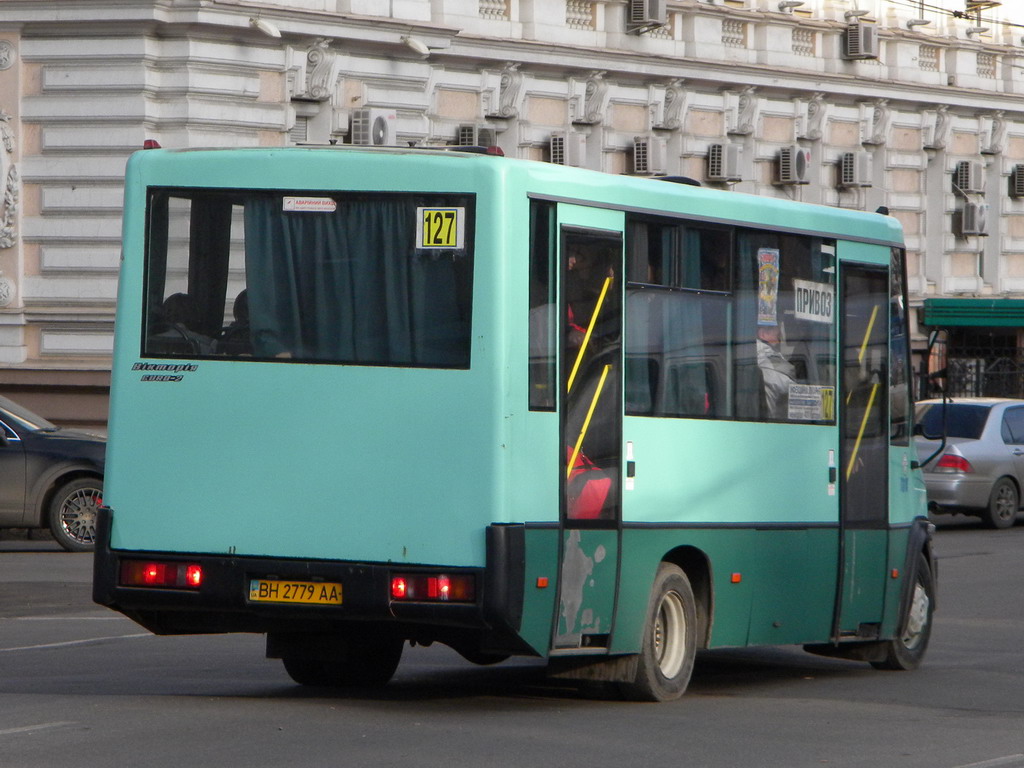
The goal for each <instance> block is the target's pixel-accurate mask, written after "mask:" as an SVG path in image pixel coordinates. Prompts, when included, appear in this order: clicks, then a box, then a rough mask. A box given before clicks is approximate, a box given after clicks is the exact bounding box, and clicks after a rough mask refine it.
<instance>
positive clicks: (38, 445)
mask: <svg viewBox="0 0 1024 768" xmlns="http://www.w3.org/2000/svg"><path fill="white" fill-rule="evenodd" d="M106 448H107V444H106V440H105V439H104V438H102V437H100V436H98V435H91V434H89V433H87V432H79V431H77V430H73V429H61V428H60V427H58V426H56V425H54V424H51V423H50V422H48V421H47V420H46V419H44V418H43V417H42V416H38V415H37V414H35V413H32V412H31V411H29V410H27V409H26V408H22V407H21V406H20V405H18V404H16V403H13V402H11V401H10V400H8V399H7V398H5V397H0V528H49V529H50V532H51V533H52V534H53V538H54V539H56V541H57V543H58V544H60V545H61V546H62V547H64V549H66V550H68V551H70V552H84V551H86V550H90V549H92V548H93V543H94V541H95V538H96V509H97V508H98V507H99V506H100V504H102V503H103V460H104V456H105V454H106Z"/></svg>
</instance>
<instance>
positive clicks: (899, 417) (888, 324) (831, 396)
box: [94, 146, 935, 700]
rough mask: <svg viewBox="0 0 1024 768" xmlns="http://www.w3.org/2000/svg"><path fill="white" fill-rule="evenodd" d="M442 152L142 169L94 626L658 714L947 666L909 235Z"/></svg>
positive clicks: (305, 680)
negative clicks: (805, 681) (746, 677)
mask: <svg viewBox="0 0 1024 768" xmlns="http://www.w3.org/2000/svg"><path fill="white" fill-rule="evenodd" d="M685 181H687V180H685V179H658V178H641V177H626V176H617V175H611V174H605V173H600V172H596V171H588V170H584V169H577V168H570V167H564V166H559V165H553V164H549V163H541V162H533V161H526V160H516V159H512V158H506V157H503V156H499V154H497V153H494V154H492V153H488V152H472V151H435V150H428V149H422V148H405V149H399V148H360V147H352V146H347V147H343V146H335V147H316V148H314V147H310V148H307V147H293V148H279V149H222V150H177V151H176V150H169V149H159V148H156V149H149V150H145V151H141V152H138V153H136V154H135V155H134V156H133V157H132V158H131V159H130V161H129V163H128V168H127V177H126V191H125V214H124V230H123V238H124V252H123V263H122V266H121V274H120V286H119V296H118V306H117V320H116V332H115V345H114V366H113V375H112V385H111V403H110V424H109V428H110V441H109V446H108V454H107V470H106V491H105V495H104V504H105V507H104V508H103V509H102V510H101V514H100V518H99V521H98V524H97V545H96V559H95V582H94V597H95V600H96V601H97V602H98V603H100V604H103V605H107V606H110V607H111V608H113V609H116V610H118V611H121V612H122V613H124V614H125V615H127V616H129V617H130V618H132V619H133V620H135V621H137V622H138V623H139V624H141V625H142V626H143V627H146V628H147V629H149V630H151V631H153V632H155V633H158V634H188V633H219V632H251V633H261V634H265V635H266V643H267V655H268V657H270V658H279V659H282V661H283V663H284V667H285V669H286V670H287V672H288V674H289V675H290V676H291V678H292V679H294V680H295V681H296V682H298V683H300V684H305V685H339V686H340V685H371V684H382V683H385V682H387V681H388V680H389V679H390V678H391V677H392V675H393V674H394V672H395V669H396V667H397V665H398V663H399V660H400V656H401V654H402V651H403V648H404V646H405V645H406V644H407V643H413V644H429V643H433V642H439V643H444V644H447V645H449V646H451V647H452V648H454V649H455V650H456V651H458V652H459V653H460V654H462V655H463V656H464V657H465V658H467V659H468V660H470V661H472V662H477V663H491V662H496V661H500V660H503V659H505V658H507V657H509V656H512V655H526V656H534V657H539V658H541V659H544V660H546V661H547V662H548V665H549V669H550V670H551V671H552V673H553V674H557V675H562V676H565V677H569V678H577V679H590V680H600V681H603V682H604V683H607V684H608V686H609V687H610V688H612V689H616V690H620V691H621V692H622V693H623V694H624V695H625V696H627V697H628V698H634V699H642V700H666V699H672V698H675V697H677V696H679V695H681V694H682V693H683V691H684V690H685V688H686V686H687V683H688V681H689V678H690V674H691V671H692V668H693V663H694V658H695V655H696V653H697V651H698V650H701V649H707V648H720V647H730V646H732V647H737V646H740V647H742V646H750V645H780V644H796V645H803V646H804V647H806V648H807V649H808V650H811V651H814V652H819V653H824V654H831V655H834V656H840V657H846V658H852V659H857V660H860V661H864V662H869V663H871V664H873V665H875V666H876V667H880V668H891V669H910V668H913V667H916V666H917V665H918V664H919V663H920V661H921V659H922V657H923V655H924V653H925V649H926V646H927V644H928V639H929V636H930V631H931V620H932V611H933V610H934V606H935V593H934V580H935V576H934V571H935V566H934V562H933V557H932V549H931V535H932V529H931V527H930V526H929V524H928V521H927V516H926V503H925V493H924V485H923V482H922V479H921V475H920V471H919V469H918V468H917V463H916V456H915V455H914V452H913V450H912V437H911V435H912V426H913V425H912V418H913V408H912V398H913V395H912V387H911V386H910V384H911V381H912V378H913V377H912V370H911V368H912V366H911V352H910V344H909V334H908V328H907V323H908V317H907V315H908V312H907V298H906V279H905V266H904V251H903V246H902V234H901V230H900V227H899V225H898V223H897V222H896V221H895V220H894V219H893V218H891V217H888V216H884V215H880V214H875V213H863V212H857V211H851V210H842V209H838V208H831V207H824V206H814V205H806V204H800V203H795V202H792V201H787V200H780V199H768V198H764V197H758V196H752V195H743V194H739V193H735V192H729V191H723V190H712V189H706V188H702V187H700V186H699V185H694V184H692V183H678V182H685Z"/></svg>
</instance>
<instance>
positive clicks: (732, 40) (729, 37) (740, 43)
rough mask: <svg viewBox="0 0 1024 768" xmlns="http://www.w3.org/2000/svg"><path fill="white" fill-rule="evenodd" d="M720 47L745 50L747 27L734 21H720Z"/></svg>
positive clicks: (740, 22)
mask: <svg viewBox="0 0 1024 768" xmlns="http://www.w3.org/2000/svg"><path fill="white" fill-rule="evenodd" d="M722 45H726V46H728V47H730V48H746V47H747V25H746V24H744V23H743V22H742V21H738V20H736V19H722Z"/></svg>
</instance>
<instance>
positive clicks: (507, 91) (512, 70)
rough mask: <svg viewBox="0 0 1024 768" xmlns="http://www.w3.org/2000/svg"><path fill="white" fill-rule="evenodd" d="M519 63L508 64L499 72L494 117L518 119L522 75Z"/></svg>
mask: <svg viewBox="0 0 1024 768" xmlns="http://www.w3.org/2000/svg"><path fill="white" fill-rule="evenodd" d="M520 66H521V64H520V63H519V62H511V61H510V62H509V63H508V64H506V65H505V68H504V69H503V70H502V71H501V83H500V84H499V85H498V111H497V114H496V117H503V118H507V119H514V118H517V117H519V97H520V95H521V94H522V92H523V73H522V72H520V71H519V67H520Z"/></svg>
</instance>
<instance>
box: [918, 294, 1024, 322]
mask: <svg viewBox="0 0 1024 768" xmlns="http://www.w3.org/2000/svg"><path fill="white" fill-rule="evenodd" d="M924 324H925V325H928V326H933V327H936V328H950V327H953V326H965V325H970V326H982V327H993V328H1007V327H1022V328H1024V299H925V300H924Z"/></svg>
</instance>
